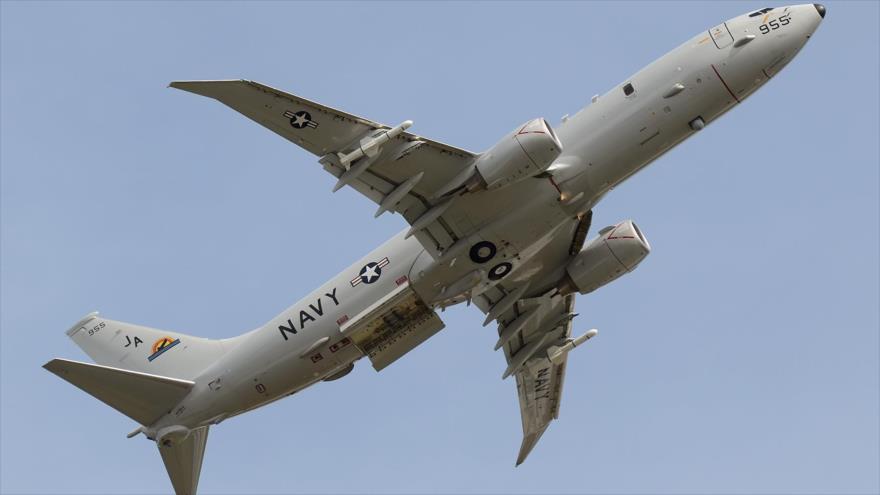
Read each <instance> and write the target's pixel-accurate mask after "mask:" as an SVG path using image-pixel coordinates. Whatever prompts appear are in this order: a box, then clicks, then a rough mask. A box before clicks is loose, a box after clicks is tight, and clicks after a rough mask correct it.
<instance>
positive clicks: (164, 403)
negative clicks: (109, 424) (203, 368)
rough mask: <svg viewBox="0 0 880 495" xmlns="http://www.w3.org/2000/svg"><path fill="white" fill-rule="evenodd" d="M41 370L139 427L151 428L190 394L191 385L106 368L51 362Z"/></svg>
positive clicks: (186, 381) (77, 363)
mask: <svg viewBox="0 0 880 495" xmlns="http://www.w3.org/2000/svg"><path fill="white" fill-rule="evenodd" d="M43 368H46V369H47V370H49V371H51V372H52V373H55V374H56V375H58V376H60V377H61V378H63V379H65V380H67V381H68V382H70V383H72V384H73V385H76V386H77V387H78V388H80V389H82V390H84V391H86V392H88V393H89V394H91V395H92V396H94V397H95V398H96V399H98V400H100V401H101V402H103V403H105V404H107V405H108V406H110V407H112V408H113V409H116V410H117V411H119V412H121V413H122V414H125V415H126V416H128V417H129V418H131V419H133V420H135V421H137V422H138V423H140V424H142V425H150V424H153V423H154V422H155V421H156V420H157V419H159V418H160V417H161V416H162V415H163V414H165V413H167V412H168V410H169V409H171V408H172V407H174V406H175V405H176V404H177V403H178V402H180V401H181V400H182V399H183V398H184V397H185V396H186V394H188V393H189V391H190V389H191V388H192V387H193V385H194V383H193V382H191V381H188V380H178V379H176V378H167V377H164V376H158V375H150V374H147V373H139V372H137V371H128V370H123V369H119V368H111V367H109V366H100V365H96V364H88V363H81V362H78V361H69V360H67V359H53V360H51V361H49V362H48V363H46V364H44V365H43Z"/></svg>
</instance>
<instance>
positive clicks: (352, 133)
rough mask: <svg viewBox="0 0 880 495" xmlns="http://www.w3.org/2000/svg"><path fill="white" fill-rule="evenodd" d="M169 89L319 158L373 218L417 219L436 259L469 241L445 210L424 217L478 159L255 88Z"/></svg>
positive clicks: (192, 84) (204, 84)
mask: <svg viewBox="0 0 880 495" xmlns="http://www.w3.org/2000/svg"><path fill="white" fill-rule="evenodd" d="M171 87H173V88H177V89H181V90H184V91H189V92H191V93H195V94H199V95H203V96H207V97H210V98H214V99H216V100H218V101H220V102H221V103H223V104H225V105H227V106H229V107H230V108H232V109H234V110H236V111H238V112H240V113H241V114H243V115H245V116H246V117H248V118H250V119H251V120H253V121H255V122H257V123H258V124H260V125H262V126H263V127H266V128H267V129H269V130H271V131H273V132H275V133H276V134H278V135H280V136H281V137H283V138H285V139H287V140H288V141H290V142H292V143H294V144H296V145H298V146H300V147H302V148H303V149H305V150H306V151H308V152H310V153H312V154H314V155H317V156H318V157H320V160H319V161H320V163H321V164H322V165H323V167H324V169H325V170H327V171H328V172H330V173H331V174H332V175H333V176H334V177H337V178H339V179H340V181H339V182H337V188H338V187H342V186H343V185H350V186H351V187H353V188H354V189H355V190H357V191H358V192H360V193H361V194H363V195H364V196H367V197H368V198H369V199H371V200H372V201H374V202H375V203H377V204H379V205H380V208H379V209H378V210H377V212H376V216H378V215H379V214H381V213H382V212H383V211H394V212H398V213H401V214H402V215H403V217H404V218H405V219H406V220H407V222H409V223H410V225H414V224H415V223H416V222H417V221H419V219H421V224H419V225H418V227H419V228H418V229H415V228H414V232H413V235H415V237H416V238H417V239H418V240H419V241H420V242H421V243H422V245H424V246H425V248H426V249H428V251H429V252H431V253H432V254H433V255H435V256H436V255H437V254H439V252H440V250H442V249H445V248H446V247H448V246H449V245H451V244H452V243H453V242H454V241H455V240H457V239H458V238H460V237H462V236H465V235H467V234H468V233H469V232H468V230H469V228H470V226H468V225H466V224H464V223H463V222H461V221H459V222H455V221H453V220H451V218H453V216H452V215H447V216H446V217H443V216H441V215H442V214H443V213H444V212H445V210H441V209H434V210H433V213H434V214H436V215H425V213H427V212H428V211H429V210H431V209H432V207H434V206H438V205H440V206H441V208H442V206H443V205H442V201H441V200H440V199H438V196H440V195H441V193H443V192H445V191H444V188H445V187H447V186H449V185H450V184H456V179H458V178H460V177H462V176H463V175H466V174H468V172H469V171H470V170H471V169H472V167H473V161H474V159H475V158H476V156H477V155H475V154H474V153H471V152H469V151H465V150H462V149H459V148H456V147H453V146H449V145H447V144H443V143H440V142H437V141H433V140H431V139H427V138H424V137H421V136H417V135H414V134H410V133H408V132H405V128H406V127H408V125H409V124H411V122H407V123H404V124H402V125H401V126H397V127H395V128H391V127H389V126H386V125H383V124H379V123H376V122H373V121H371V120H367V119H364V118H361V117H358V116H355V115H352V114H349V113H346V112H343V111H341V110H336V109H334V108H330V107H328V106H325V105H322V104H320V103H316V102H314V101H310V100H307V99H305V98H302V97H299V96H296V95H293V94H290V93H285V92H283V91H280V90H277V89H274V88H270V87H269V86H265V85H263V84H260V83H257V82H253V81H244V80H228V81H177V82H172V83H171ZM386 138H387V141H385V142H383V143H381V144H380V145H376V146H372V147H371V146H370V145H371V144H375V142H376V141H377V140H379V141H382V140H385V139H386ZM354 156H356V158H352V159H351V161H347V160H345V158H351V157H354ZM335 190H336V189H334V191H335ZM446 206H448V205H446ZM457 224H458V225H457Z"/></svg>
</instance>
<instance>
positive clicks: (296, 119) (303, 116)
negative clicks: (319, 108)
mask: <svg viewBox="0 0 880 495" xmlns="http://www.w3.org/2000/svg"><path fill="white" fill-rule="evenodd" d="M284 116H285V117H287V118H288V119H290V125H291V126H293V127H294V128H296V129H302V128H304V127H308V128H309V129H317V128H318V123H317V122H315V121H314V120H312V116H311V115H310V114H309V112H306V111H305V110H300V111H299V112H291V111H290V110H288V111H286V112H284Z"/></svg>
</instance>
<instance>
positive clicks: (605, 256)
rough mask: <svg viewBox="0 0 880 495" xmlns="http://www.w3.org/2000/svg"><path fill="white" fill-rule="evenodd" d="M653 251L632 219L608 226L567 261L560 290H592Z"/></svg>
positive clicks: (564, 291)
mask: <svg viewBox="0 0 880 495" xmlns="http://www.w3.org/2000/svg"><path fill="white" fill-rule="evenodd" d="M650 252H651V245H650V244H648V240H647V239H645V236H644V235H643V234H642V231H641V230H639V228H638V226H636V224H635V222H633V221H632V220H625V221H623V222H620V223H618V224H617V225H612V226H610V227H605V228H604V229H602V230H600V231H599V236H598V237H596V238H594V239H592V240H591V241H590V242H588V243H587V244H586V245H585V246H584V248H583V249H581V251H580V252H579V253H578V254H577V255H575V257H574V259H573V260H571V262H570V263H569V264H568V266H567V267H566V269H565V278H564V280H563V282H562V285H561V286H560V288H559V291H560V292H561V293H563V294H570V293H572V292H580V293H581V294H586V293H588V292H593V291H594V290H596V289H598V288H599V287H602V286H603V285H605V284H607V283H609V282H611V281H613V280H614V279H616V278H618V277H620V276H621V275H623V274H624V273H629V272H631V271H633V270H635V268H636V267H637V266H638V265H639V263H641V262H642V260H643V259H645V257H646V256H648V253H650Z"/></svg>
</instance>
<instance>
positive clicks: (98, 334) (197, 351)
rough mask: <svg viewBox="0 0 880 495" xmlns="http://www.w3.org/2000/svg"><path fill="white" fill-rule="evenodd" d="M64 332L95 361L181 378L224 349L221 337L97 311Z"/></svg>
mask: <svg viewBox="0 0 880 495" xmlns="http://www.w3.org/2000/svg"><path fill="white" fill-rule="evenodd" d="M67 335H68V336H69V337H70V338H71V339H73V341H74V342H75V343H76V345H78V346H79V347H80V348H81V349H82V350H83V351H85V353H86V354H88V355H89V357H91V358H92V359H93V360H95V362H96V363H98V364H103V365H105V366H112V367H115V368H122V369H125V370H131V371H139V372H141V373H149V374H153V375H161V376H169V377H174V378H179V379H183V380H192V379H194V378H195V377H196V376H197V375H198V374H199V372H201V371H202V370H204V369H205V368H207V367H208V366H209V365H210V364H212V363H213V362H214V361H216V360H217V359H218V358H219V357H220V356H222V355H223V354H224V353H225V352H226V350H227V349H225V348H224V347H225V346H224V341H220V340H211V339H204V338H200V337H192V336H190V335H184V334H181V333H177V332H167V331H163V330H157V329H155V328H149V327H142V326H138V325H132V324H130V323H124V322H121V321H113V320H108V319H106V318H101V317H100V316H98V313H91V314H89V315H88V316H86V317H85V318H83V319H82V320H80V321H79V322H78V323H77V324H76V325H74V326H73V327H71V328H70V330H68V331H67Z"/></svg>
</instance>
